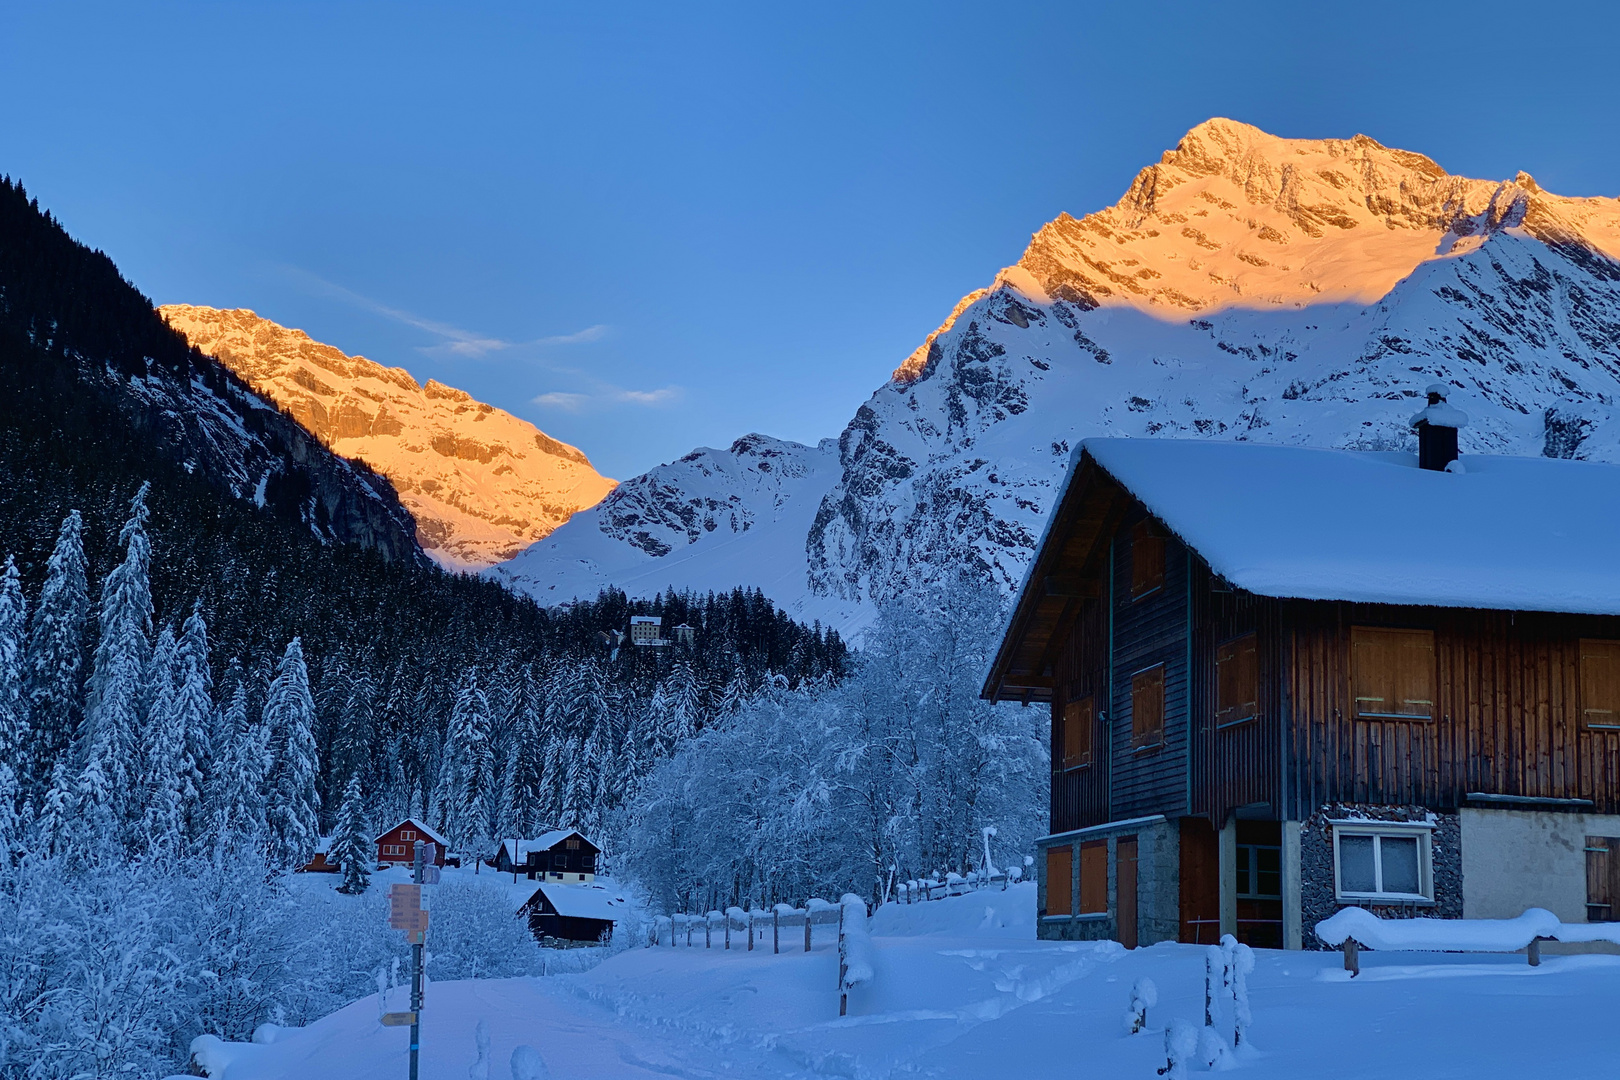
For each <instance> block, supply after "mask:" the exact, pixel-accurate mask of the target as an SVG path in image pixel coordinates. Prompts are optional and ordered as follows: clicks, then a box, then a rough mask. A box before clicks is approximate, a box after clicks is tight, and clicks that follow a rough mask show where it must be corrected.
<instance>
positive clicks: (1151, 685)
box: [1131, 664, 1164, 750]
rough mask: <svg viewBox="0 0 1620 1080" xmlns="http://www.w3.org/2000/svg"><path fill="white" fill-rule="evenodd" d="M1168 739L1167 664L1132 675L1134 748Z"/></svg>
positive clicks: (1132, 741)
mask: <svg viewBox="0 0 1620 1080" xmlns="http://www.w3.org/2000/svg"><path fill="white" fill-rule="evenodd" d="M1163 742H1164V665H1163V664H1155V665H1154V666H1152V667H1150V668H1148V669H1146V670H1145V671H1138V672H1137V673H1136V674H1135V675H1132V676H1131V749H1132V750H1143V749H1146V748H1147V747H1150V746H1158V745H1159V744H1161V743H1163Z"/></svg>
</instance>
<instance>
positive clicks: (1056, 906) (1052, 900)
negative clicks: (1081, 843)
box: [1046, 847, 1074, 915]
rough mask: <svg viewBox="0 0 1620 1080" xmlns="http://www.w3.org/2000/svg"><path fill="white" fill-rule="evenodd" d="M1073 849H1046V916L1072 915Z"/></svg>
mask: <svg viewBox="0 0 1620 1080" xmlns="http://www.w3.org/2000/svg"><path fill="white" fill-rule="evenodd" d="M1073 873H1074V849H1073V848H1071V847H1052V848H1047V849H1046V913H1047V914H1048V915H1073V914H1074V883H1073V881H1072V880H1071V878H1072V876H1073Z"/></svg>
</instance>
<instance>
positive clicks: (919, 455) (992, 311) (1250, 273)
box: [514, 120, 1620, 628]
mask: <svg viewBox="0 0 1620 1080" xmlns="http://www.w3.org/2000/svg"><path fill="white" fill-rule="evenodd" d="M1436 380H1441V381H1445V382H1449V383H1451V384H1453V385H1454V386H1455V387H1456V388H1457V392H1456V393H1455V395H1454V396H1453V398H1452V401H1453V403H1456V404H1459V405H1461V406H1462V407H1463V408H1464V409H1465V410H1466V411H1468V412H1469V413H1470V414H1471V416H1472V417H1473V422H1472V423H1471V424H1470V426H1469V427H1468V428H1467V429H1466V430H1465V431H1464V432H1463V437H1462V445H1463V450H1464V452H1465V453H1499V454H1543V453H1545V454H1552V455H1556V456H1576V457H1588V458H1593V459H1596V460H1608V461H1616V460H1620V425H1617V424H1616V422H1615V405H1614V403H1615V401H1616V400H1617V399H1620V200H1615V199H1608V198H1567V197H1562V196H1557V195H1552V194H1549V193H1547V192H1545V191H1543V190H1542V189H1541V188H1540V187H1539V186H1538V185H1537V184H1536V182H1535V181H1534V180H1533V179H1531V178H1530V177H1529V176H1526V175H1524V174H1522V173H1521V174H1519V175H1518V176H1517V177H1515V178H1514V179H1512V180H1508V181H1485V180H1471V179H1466V178H1463V177H1458V176H1452V175H1450V174H1448V173H1446V172H1445V170H1444V169H1442V168H1441V167H1440V166H1439V165H1437V164H1436V163H1435V162H1433V161H1431V160H1429V159H1428V158H1426V157H1423V156H1422V155H1419V154H1414V153H1409V152H1406V151H1401V150H1392V149H1389V148H1386V147H1383V146H1381V145H1379V144H1378V143H1376V142H1374V141H1373V140H1371V139H1369V138H1366V137H1364V136H1357V137H1356V138H1353V139H1327V140H1291V139H1280V138H1276V137H1274V136H1271V135H1268V134H1266V133H1264V132H1262V131H1260V130H1258V129H1256V128H1253V127H1249V126H1247V125H1244V124H1238V123H1234V122H1232V121H1228V120H1212V121H1209V122H1207V123H1205V124H1201V125H1199V126H1198V127H1197V128H1194V129H1193V130H1192V131H1191V132H1189V133H1188V134H1187V136H1186V137H1185V138H1184V139H1182V141H1181V142H1180V143H1179V144H1178V145H1177V147H1176V148H1175V149H1174V150H1172V151H1170V152H1168V153H1166V154H1165V155H1164V156H1163V158H1162V160H1161V161H1160V162H1159V163H1158V164H1157V165H1153V166H1151V167H1149V168H1147V169H1144V170H1143V171H1142V172H1141V173H1139V174H1138V175H1137V177H1136V179H1135V180H1134V182H1132V184H1131V185H1130V187H1129V189H1128V190H1127V191H1126V193H1125V195H1124V197H1123V198H1122V199H1121V200H1120V201H1119V202H1118V203H1116V204H1115V205H1114V206H1112V207H1109V208H1107V209H1105V210H1102V211H1100V212H1098V213H1095V214H1091V215H1089V216H1087V217H1084V218H1080V219H1075V218H1072V217H1070V216H1068V215H1066V214H1065V215H1061V216H1059V217H1058V218H1057V219H1056V220H1054V221H1053V222H1051V223H1050V224H1048V225H1047V226H1045V227H1044V228H1042V229H1041V230H1040V232H1038V233H1037V234H1036V235H1035V236H1034V237H1033V239H1032V240H1031V242H1030V245H1029V248H1028V249H1027V250H1026V252H1025V254H1024V256H1023V258H1021V259H1020V260H1019V262H1018V263H1017V264H1015V265H1014V266H1011V267H1008V268H1007V269H1005V270H1003V271H1002V272H1001V273H1000V274H998V275H997V276H996V278H995V279H994V281H993V282H992V283H991V284H990V285H989V286H988V287H987V288H986V289H983V290H980V291H977V292H975V293H973V294H970V295H969V296H968V297H966V298H964V299H963V301H962V302H961V304H959V305H958V306H957V309H956V311H954V312H953V313H952V315H951V317H950V318H949V319H948V320H947V321H946V322H945V323H944V324H943V325H942V326H941V327H940V328H939V329H938V330H936V331H935V332H934V333H933V334H931V335H929V337H928V338H927V339H926V340H925V342H924V344H923V345H922V346H921V347H919V349H918V350H917V351H916V352H915V353H913V354H912V356H911V357H909V358H908V359H907V360H906V361H905V362H904V363H902V364H901V365H900V367H899V368H898V369H897V370H896V371H895V373H894V375H893V377H892V378H891V380H890V381H889V382H888V383H887V384H886V385H885V386H883V387H882V388H880V389H879V390H878V391H877V392H876V393H874V394H873V395H872V397H871V398H869V399H868V400H867V402H866V403H865V404H863V405H862V406H861V407H860V408H859V409H857V410H856V413H855V416H854V418H853V419H852V420H851V421H850V423H849V425H848V426H847V427H846V428H845V430H844V432H843V433H842V434H841V435H840V436H839V439H838V442H837V457H838V461H837V467H836V473H837V478H836V480H835V481H834V482H833V483H832V484H831V485H830V486H829V487H828V488H827V489H826V490H825V492H823V493H822V494H820V496H819V499H818V505H817V507H816V510H815V512H814V514H813V516H812V517H811V518H810V523H809V527H808V528H807V530H806V532H805V534H804V537H803V545H802V547H801V548H800V549H799V550H797V551H795V552H793V553H792V555H791V557H792V559H793V560H794V571H795V572H794V573H793V574H792V575H783V578H782V582H783V583H782V584H780V585H779V586H778V587H777V591H776V592H774V593H773V597H774V598H775V599H776V600H777V601H778V602H779V603H783V604H785V605H787V606H789V607H790V608H791V609H793V610H795V611H797V612H798V613H800V614H806V615H817V616H819V617H823V618H826V619H830V620H833V621H834V622H836V623H838V624H840V625H842V626H845V627H848V628H856V627H858V626H859V625H860V624H861V623H863V622H864V621H865V620H866V619H867V618H869V615H870V610H871V605H872V603H873V602H874V601H882V600H885V599H887V598H890V597H894V596H897V595H901V594H906V593H914V592H917V591H920V590H926V589H927V588H928V587H929V586H930V585H931V584H932V583H933V582H935V581H937V580H938V579H939V578H940V577H942V576H943V575H946V574H950V573H955V572H957V570H958V569H960V568H964V567H965V568H967V569H968V570H969V571H970V572H972V573H974V574H978V575H983V576H987V577H990V578H992V579H993V580H996V581H998V582H1000V583H1001V584H1002V585H1003V586H1004V587H1005V588H1007V589H1009V590H1011V589H1012V588H1014V587H1016V585H1017V583H1018V581H1019V580H1020V578H1021V576H1022V573H1023V569H1024V567H1025V565H1027V563H1028V560H1029V558H1030V555H1031V553H1032V551H1033V545H1034V543H1035V542H1036V540H1037V538H1038V537H1039V534H1040V532H1041V529H1042V528H1043V527H1044V523H1045V514H1046V512H1047V509H1048V507H1049V505H1050V502H1051V498H1052V496H1053V492H1054V485H1055V484H1056V483H1057V482H1058V481H1059V480H1060V479H1061V475H1062V470H1063V468H1064V466H1065V464H1066V462H1067V458H1068V454H1069V450H1070V448H1071V447H1072V445H1073V444H1074V443H1075V442H1076V441H1077V440H1079V439H1082V438H1085V437H1087V436H1091V435H1105V434H1106V435H1130V436H1155V437H1161V438H1221V439H1254V440H1264V441H1275V442H1290V443H1312V444H1317V445H1332V446H1350V447H1380V448H1400V447H1406V446H1410V445H1414V443H1413V440H1412V437H1411V435H1410V432H1409V430H1408V427H1407V418H1408V417H1409V416H1410V415H1411V413H1412V412H1413V411H1414V404H1413V403H1414V402H1415V401H1416V400H1417V399H1418V396H1419V391H1420V390H1421V389H1422V387H1423V386H1425V385H1426V384H1427V383H1429V382H1433V381H1436ZM822 475H825V473H823V474H822ZM631 483H634V482H633V481H632V482H631ZM627 486H629V485H627ZM805 494H812V493H811V492H808V491H807V492H806V493H805ZM739 495H740V497H742V498H743V499H744V500H745V501H746V500H747V498H748V496H747V495H746V494H745V493H742V492H739ZM672 497H673V498H678V496H672ZM1360 512H1365V510H1364V508H1353V507H1347V508H1346V519H1347V522H1348V521H1351V520H1353V518H1354V515H1355V514H1356V513H1360ZM580 524H581V525H583V523H580ZM569 528H570V529H572V528H573V526H570V527H569ZM580 531H581V532H584V531H585V530H584V529H581V530H580ZM623 542H624V541H622V540H620V539H616V538H615V537H613V536H612V535H610V534H608V533H607V532H605V531H602V530H600V529H598V530H597V532H596V534H595V535H594V536H591V537H589V538H586V537H584V536H575V535H572V534H570V532H569V529H564V530H560V531H559V533H558V534H557V536H555V537H553V538H552V539H551V540H550V541H548V542H547V543H545V544H541V545H539V546H537V547H536V548H534V549H531V550H530V551H529V552H528V553H525V555H524V556H522V557H520V560H519V563H518V564H514V565H515V566H516V565H521V566H523V567H525V568H526V572H529V573H531V574H532V573H535V572H536V571H537V570H538V568H539V567H542V566H545V565H547V563H548V560H549V559H550V558H551V555H550V554H549V552H551V551H555V550H560V548H559V547H557V546H553V547H548V546H547V545H548V544H551V545H561V544H567V545H569V551H570V552H571V557H574V558H578V557H580V553H581V552H583V551H587V550H588V551H590V552H593V553H595V554H594V557H595V558H597V559H598V561H600V562H603V563H606V562H609V561H611V559H610V556H608V555H607V554H606V553H607V552H610V551H611V550H612V549H613V548H614V546H615V545H616V544H622V543H623ZM748 543H749V541H747V539H746V538H742V539H739V540H738V542H737V543H736V544H734V545H731V547H730V548H729V549H728V552H727V554H726V555H725V556H724V558H725V559H730V560H733V561H738V563H739V565H743V566H746V565H747V563H746V562H744V561H741V560H740V558H739V556H740V551H739V549H740V548H744V547H747V546H748ZM674 550H675V549H672V553H671V554H670V555H666V556H663V558H667V559H670V560H671V561H672V562H673V559H674V557H675V556H674V554H673V552H674ZM716 554H717V555H718V552H717V553H716ZM685 558H686V561H687V562H688V563H690V562H691V561H692V560H694V559H703V558H709V556H705V555H702V554H700V553H699V552H698V551H697V550H695V549H692V548H689V549H688V551H687V553H686V556H685ZM777 558H778V560H786V559H788V558H789V554H788V553H787V552H786V550H785V548H783V549H782V550H781V551H780V553H779V554H778V556H777ZM720 561H721V559H719V558H716V563H717V564H718V563H719V562H720ZM720 571H721V567H719V566H718V565H716V567H715V572H716V573H719V572H720ZM685 572H691V569H690V567H688V568H687V570H686V571H685ZM640 576H641V579H642V580H648V581H651V580H654V579H655V578H656V575H655V574H653V573H652V572H651V571H650V570H643V571H641V572H640ZM789 579H791V583H792V584H791V586H789V585H788V584H787V582H788V580H789ZM739 583H742V582H739Z"/></svg>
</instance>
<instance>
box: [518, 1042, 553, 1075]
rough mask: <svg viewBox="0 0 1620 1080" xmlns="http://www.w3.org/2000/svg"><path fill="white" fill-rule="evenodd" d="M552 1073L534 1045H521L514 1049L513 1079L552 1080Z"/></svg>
mask: <svg viewBox="0 0 1620 1080" xmlns="http://www.w3.org/2000/svg"><path fill="white" fill-rule="evenodd" d="M550 1078H551V1073H550V1072H548V1071H547V1070H546V1063H545V1062H544V1061H542V1060H541V1059H540V1053H539V1051H537V1050H535V1048H534V1047H532V1046H520V1047H518V1048H517V1049H515V1050H513V1051H512V1080H550Z"/></svg>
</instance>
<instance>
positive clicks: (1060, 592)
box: [1045, 574, 1101, 600]
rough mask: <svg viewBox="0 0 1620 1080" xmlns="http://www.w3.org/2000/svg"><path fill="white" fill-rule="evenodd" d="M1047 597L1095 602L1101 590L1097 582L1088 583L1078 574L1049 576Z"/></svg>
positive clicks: (1047, 578) (1047, 577)
mask: <svg viewBox="0 0 1620 1080" xmlns="http://www.w3.org/2000/svg"><path fill="white" fill-rule="evenodd" d="M1045 584H1046V595H1047V596H1059V597H1066V598H1069V599H1077V600H1095V599H1097V597H1098V595H1099V594H1100V592H1101V590H1100V589H1099V588H1098V587H1097V583H1096V582H1095V581H1086V580H1084V579H1082V578H1081V577H1080V576H1079V575H1077V574H1048V575H1047V576H1046V582H1045Z"/></svg>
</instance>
